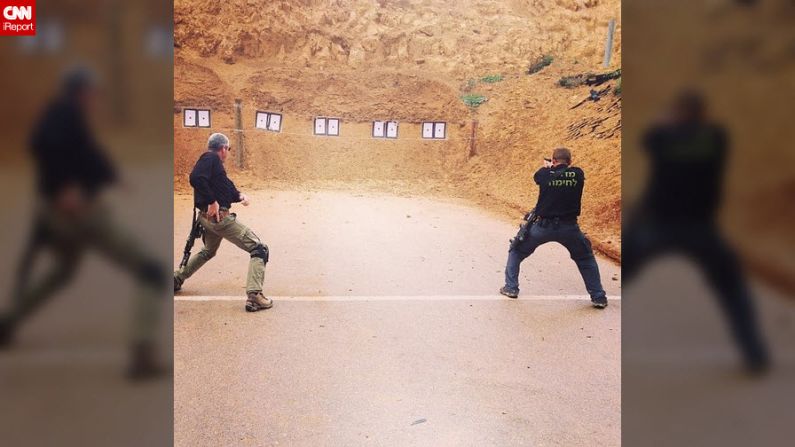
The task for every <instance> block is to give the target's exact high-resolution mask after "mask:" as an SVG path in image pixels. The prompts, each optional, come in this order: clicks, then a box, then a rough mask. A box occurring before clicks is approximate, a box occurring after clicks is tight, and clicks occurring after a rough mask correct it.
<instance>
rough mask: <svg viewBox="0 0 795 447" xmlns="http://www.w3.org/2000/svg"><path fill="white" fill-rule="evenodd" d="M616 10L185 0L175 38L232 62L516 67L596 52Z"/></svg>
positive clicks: (602, 5)
mask: <svg viewBox="0 0 795 447" xmlns="http://www.w3.org/2000/svg"><path fill="white" fill-rule="evenodd" d="M619 13H620V11H619V1H618V0H605V1H599V0H511V1H486V0H462V1H458V2H455V3H451V2H449V1H448V0H419V1H418V0H411V1H409V0H402V1H378V2H371V1H364V0H303V1H273V2H258V1H247V2H223V3H207V2H202V1H199V0H178V1H176V2H175V5H174V19H175V29H174V39H175V45H176V46H177V47H178V48H180V49H182V50H192V51H195V52H196V53H197V54H198V55H199V56H200V57H203V58H206V57H213V56H217V57H219V58H221V59H222V60H223V61H225V62H226V63H234V62H237V61H239V60H241V59H262V60H268V61H271V62H276V63H279V64H287V65H292V66H317V67H323V66H328V67H339V66H341V65H346V66H351V67H368V66H372V65H371V64H373V63H376V64H378V65H379V66H384V65H390V66H397V67H405V66H406V65H407V64H411V65H422V66H425V67H431V69H433V70H439V69H443V70H446V71H449V70H454V69H459V70H460V69H467V68H471V67H473V66H477V67H480V68H482V69H488V68H501V69H505V68H511V69H514V70H516V69H520V68H522V67H526V64H527V61H528V60H529V59H531V58H533V57H537V56H540V55H542V54H544V53H545V52H552V53H555V54H561V55H562V54H566V55H567V56H569V57H572V58H578V59H580V60H587V59H593V58H594V57H596V59H598V58H599V57H600V56H601V53H600V49H601V44H602V41H603V39H604V23H606V18H607V17H608V16H611V15H613V16H615V15H618V14H619ZM618 42H619V44H618V45H617V47H616V54H617V55H618V54H620V39H619V40H618Z"/></svg>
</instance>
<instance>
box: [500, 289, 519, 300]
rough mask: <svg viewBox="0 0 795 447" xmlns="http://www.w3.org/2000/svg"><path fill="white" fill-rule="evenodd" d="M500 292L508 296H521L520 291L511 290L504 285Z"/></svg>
mask: <svg viewBox="0 0 795 447" xmlns="http://www.w3.org/2000/svg"><path fill="white" fill-rule="evenodd" d="M500 294H502V295H505V296H507V297H508V298H519V291H518V290H511V289H509V288H507V287H503V288H501V289H500Z"/></svg>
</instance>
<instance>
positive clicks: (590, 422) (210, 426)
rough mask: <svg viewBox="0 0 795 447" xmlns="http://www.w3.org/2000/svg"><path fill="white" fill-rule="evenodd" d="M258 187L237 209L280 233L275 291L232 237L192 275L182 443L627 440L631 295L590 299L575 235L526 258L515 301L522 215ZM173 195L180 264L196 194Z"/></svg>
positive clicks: (180, 333)
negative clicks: (513, 218) (250, 277)
mask: <svg viewBox="0 0 795 447" xmlns="http://www.w3.org/2000/svg"><path fill="white" fill-rule="evenodd" d="M251 196H252V205H251V206H250V207H248V208H243V207H239V206H238V207H236V208H235V210H234V211H236V212H237V213H238V218H239V219H240V221H241V222H243V223H245V224H246V225H249V226H250V227H251V228H252V229H253V230H254V231H255V233H257V234H258V235H259V236H260V237H261V238H262V239H263V241H264V242H265V243H267V244H268V245H269V247H270V251H271V262H270V263H269V264H268V267H267V271H266V286H265V289H266V290H265V292H266V293H267V294H269V295H271V296H273V297H274V299H275V301H276V303H275V306H274V308H273V309H271V310H269V311H265V312H260V313H257V314H247V313H245V312H244V311H243V302H244V298H243V296H244V288H243V287H244V282H245V272H246V267H247V264H248V254H247V253H244V252H242V251H240V250H239V249H237V248H236V247H234V246H232V245H231V244H229V243H226V244H222V245H221V249H220V250H219V253H218V255H217V257H216V258H215V259H213V260H212V261H210V263H209V264H207V265H206V266H205V268H204V269H203V270H201V271H200V272H199V273H197V274H196V276H195V277H193V278H191V279H190V280H189V281H188V282H186V284H185V286H184V289H183V291H182V292H180V294H178V296H177V301H176V303H175V324H174V325H175V342H174V368H175V394H174V398H175V428H174V430H175V431H174V433H175V442H176V445H185V446H187V445H191V446H203V445H258V446H259V445H291V446H292V445H297V446H302V445H307V446H310V445H311V446H317V445H418V446H425V445H432V446H446V445H456V446H457V445H533V446H536V445H561V446H579V445H583V446H585V445H588V446H590V445H599V446H614V445H619V444H620V433H621V404H620V403H621V398H620V394H621V386H620V383H621V374H620V364H621V359H620V346H621V345H620V342H621V317H620V314H621V302H620V300H618V299H615V300H613V301H611V304H610V307H609V308H608V309H606V310H605V311H598V310H596V309H593V308H592V307H591V306H590V302H589V301H588V299H587V297H586V296H585V292H584V286H583V284H582V280H581V279H580V277H579V274H578V272H577V269H576V267H575V265H574V263H573V262H572V261H571V260H570V259H569V258H568V254H567V253H566V251H565V249H563V248H562V247H560V246H556V245H548V246H543V247H541V248H540V249H539V250H538V251H537V252H536V254H535V255H534V256H533V257H531V258H530V259H528V260H527V261H525V264H524V265H523V274H522V280H521V288H522V292H523V295H522V297H521V298H520V299H519V300H509V299H507V298H504V297H501V296H499V295H497V294H496V290H497V289H498V288H499V287H500V286H501V285H502V270H503V267H504V262H505V258H506V255H507V244H508V239H509V238H510V237H511V236H513V234H515V223H513V222H509V221H506V220H504V219H502V218H500V217H499V216H495V215H492V214H489V213H487V212H484V211H481V210H479V209H477V208H473V207H472V206H470V205H469V204H467V203H466V202H458V201H449V200H433V199H427V198H417V197H391V196H384V195H378V194H370V193H367V194H351V193H343V192H331V191H310V192H292V191H260V192H255V193H253V194H251ZM175 208H176V210H175V240H176V241H179V242H180V243H177V244H176V246H175V262H179V259H180V258H181V250H182V245H183V244H182V243H181V241H184V238H185V233H186V232H187V229H188V228H189V220H188V219H189V217H190V198H189V197H187V196H180V197H177V198H176V199H175ZM198 245H201V244H200V243H199V244H198ZM198 249H199V247H198V246H197V247H196V248H195V249H194V253H195V252H196V251H197V250H198ZM600 268H601V270H602V277H603V282H604V285H605V287H606V289H607V292H608V295H609V296H612V297H617V296H619V295H620V293H621V291H620V282H619V279H620V278H619V267H618V266H616V265H615V264H613V263H611V262H610V261H602V260H600Z"/></svg>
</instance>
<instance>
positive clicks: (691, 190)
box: [643, 123, 728, 219]
mask: <svg viewBox="0 0 795 447" xmlns="http://www.w3.org/2000/svg"><path fill="white" fill-rule="evenodd" d="M644 145H645V147H646V150H647V151H648V153H649V157H650V160H651V181H650V182H649V187H648V189H647V191H646V195H645V197H644V201H643V202H644V205H645V208H646V210H647V212H649V213H651V214H652V215H655V216H659V217H665V218H674V219H677V218H692V219H710V218H713V217H714V216H715V213H716V211H717V208H718V206H719V204H720V199H721V187H722V183H723V170H724V166H725V163H726V155H727V147H728V144H727V138H726V133H725V132H724V130H723V129H722V128H720V127H718V126H715V125H710V124H698V123H694V124H680V125H662V126H657V127H655V128H652V129H651V130H650V131H648V132H647V133H646V135H645V137H644Z"/></svg>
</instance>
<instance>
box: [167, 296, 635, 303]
mask: <svg viewBox="0 0 795 447" xmlns="http://www.w3.org/2000/svg"><path fill="white" fill-rule="evenodd" d="M270 298H271V299H273V300H274V301H320V302H325V301H365V302H366V301H590V298H589V297H588V296H587V295H528V296H522V297H519V298H518V299H516V300H514V299H511V298H506V297H504V296H500V295H419V296H399V295H394V296H272V297H270ZM174 300H175V301H245V297H244V296H234V295H233V296H175V297H174ZM620 300H621V297H620V296H617V297H614V296H609V297H608V301H620Z"/></svg>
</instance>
